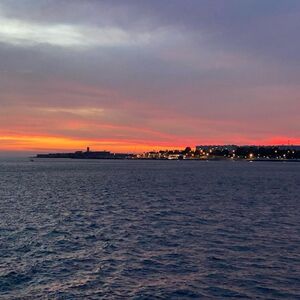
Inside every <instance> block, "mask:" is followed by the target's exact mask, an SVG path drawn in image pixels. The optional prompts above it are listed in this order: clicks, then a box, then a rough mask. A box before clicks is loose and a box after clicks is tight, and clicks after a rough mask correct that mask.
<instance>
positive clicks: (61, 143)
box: [0, 135, 300, 153]
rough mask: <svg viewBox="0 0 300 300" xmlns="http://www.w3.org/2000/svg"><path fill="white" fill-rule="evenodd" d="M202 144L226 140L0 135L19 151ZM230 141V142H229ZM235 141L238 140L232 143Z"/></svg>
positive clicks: (5, 147)
mask: <svg viewBox="0 0 300 300" xmlns="http://www.w3.org/2000/svg"><path fill="white" fill-rule="evenodd" d="M287 141H289V143H290V144H291V145H299V144H300V139H290V140H289V139H288V138H285V137H273V138H270V139H268V140H266V141H265V142H263V141H258V142H256V143H254V142H253V141H249V142H247V143H243V144H249V145H254V144H255V145H283V144H285V145H286V144H287ZM201 144H224V143H219V142H217V141H216V142H214V143H213V142H211V141H209V142H206V143H205V142H202V143H201V142H200V141H196V140H190V141H189V143H186V144H182V143H179V142H177V141H174V142H173V143H168V144H167V143H162V142H160V143H155V141H142V142H141V141H135V140H122V141H118V140H92V139H90V140H89V139H73V138H69V137H55V136H17V135H6V136H0V151H1V152H9V151H19V152H29V151H30V152H37V153H38V152H42V153H44V152H51V151H62V152H64V151H70V152H73V151H78V150H79V151H80V150H82V151H84V150H85V149H86V147H88V146H89V147H90V148H91V150H95V151H96V150H99V151H100V150H107V151H112V152H128V153H129V152H132V153H141V152H146V151H152V150H165V149H169V150H171V149H183V148H185V147H186V146H191V147H192V148H193V147H195V146H196V145H201ZM227 144H228V143H227ZM230 144H234V143H230Z"/></svg>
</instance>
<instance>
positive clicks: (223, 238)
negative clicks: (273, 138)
mask: <svg viewBox="0 0 300 300" xmlns="http://www.w3.org/2000/svg"><path fill="white" fill-rule="evenodd" d="M299 175H300V163H271V162H267V163H263V162H260V163H248V162H199V161H193V162H191V161H125V160H123V161H117V160H97V161H80V160H77V161H76V160H55V159H54V160H51V159H50V160H47V159H46V160H36V161H34V162H30V161H29V159H16V160H15V159H10V160H4V159H2V160H0V214H1V215H0V299H225V298H236V299H254V298H255V299H300V176H299Z"/></svg>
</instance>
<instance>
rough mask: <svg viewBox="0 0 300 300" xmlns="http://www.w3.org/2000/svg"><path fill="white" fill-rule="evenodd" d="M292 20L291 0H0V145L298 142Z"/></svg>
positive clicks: (298, 6) (153, 146)
mask: <svg viewBox="0 0 300 300" xmlns="http://www.w3.org/2000/svg"><path fill="white" fill-rule="evenodd" d="M299 25H300V3H299V1H294V0H287V1H271V0H266V1H263V2H262V1H256V0H253V1H247V0H246V1H237V0H230V1H224V0H220V1H211V0H202V1H193V0H188V1H184V2H183V1H177V0H175V1H133V0H132V1H119V2H116V1H115V2H112V1H92V0H90V1H79V0H78V1H77V0H75V1H45V0H40V1H34V0H27V1H7V0H4V1H1V3H0V90H1V93H0V105H1V110H0V155H7V153H12V152H13V153H14V154H15V153H17V152H18V153H38V152H47V151H67V150H70V151H73V150H78V149H85V147H86V146H87V145H89V146H90V147H91V148H92V149H95V150H110V151H116V152H134V153H137V152H143V151H150V150H159V149H172V148H173V149H175V148H184V147H186V146H188V145H191V146H194V145H197V144H237V145H245V144H250V145H251V144H257V145H275V144H288V143H290V144H300V122H299V110H300V99H299V92H300V91H299V89H300V87H299V78H300V68H299V65H298V63H297V62H298V61H299V59H300V41H299V39H298V38H297V37H298V28H299ZM15 151H16V152H15Z"/></svg>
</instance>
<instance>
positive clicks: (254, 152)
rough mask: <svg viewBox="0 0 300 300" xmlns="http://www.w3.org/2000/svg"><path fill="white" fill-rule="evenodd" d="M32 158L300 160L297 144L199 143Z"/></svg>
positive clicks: (88, 149) (299, 150) (77, 152)
mask: <svg viewBox="0 0 300 300" xmlns="http://www.w3.org/2000/svg"><path fill="white" fill-rule="evenodd" d="M34 158H69V159H143V160H202V161H203V160H205V161H207V160H210V161H226V160H227V161H228V160H233V161H240V160H245V161H255V162H266V161H267V162H271V161H273V162H274V161H276V162H282V161H289V162H291V161H293V162H300V146H299V145H281V146H256V145H251V146H236V145H202V146H196V147H195V149H194V150H192V148H190V147H186V148H185V149H184V150H160V151H150V152H144V153H141V154H132V153H112V152H110V151H91V150H90V148H89V147H87V149H86V151H76V152H71V153H48V154H37V155H36V156H35V157H34Z"/></svg>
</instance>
